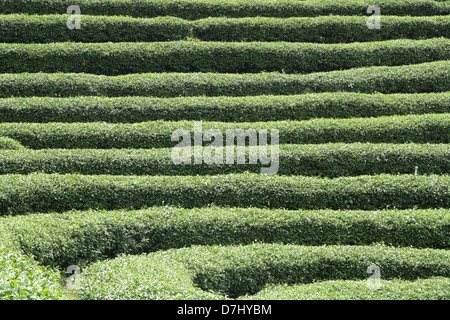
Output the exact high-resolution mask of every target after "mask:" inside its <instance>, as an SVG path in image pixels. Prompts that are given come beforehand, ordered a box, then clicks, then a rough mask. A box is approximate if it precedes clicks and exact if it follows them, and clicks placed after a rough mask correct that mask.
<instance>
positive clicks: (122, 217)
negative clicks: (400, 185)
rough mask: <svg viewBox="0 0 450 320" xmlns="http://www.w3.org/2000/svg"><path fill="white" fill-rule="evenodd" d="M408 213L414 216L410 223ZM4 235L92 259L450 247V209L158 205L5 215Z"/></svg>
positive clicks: (28, 249)
mask: <svg viewBox="0 0 450 320" xmlns="http://www.w3.org/2000/svg"><path fill="white" fill-rule="evenodd" d="M408 221H414V222H413V223H408ZM0 229H1V231H0V235H1V237H2V238H9V239H10V241H11V242H13V243H15V245H16V246H17V250H20V251H22V252H24V253H25V254H27V255H33V256H35V259H36V260H37V261H39V262H40V263H41V264H43V265H49V266H53V267H62V268H67V267H68V266H69V265H78V266H83V267H84V266H87V265H89V264H91V263H93V262H96V261H100V260H105V259H109V258H115V257H116V256H118V255H120V254H142V253H149V252H155V251H159V250H168V249H171V248H182V247H189V246H192V245H239V244H251V243H253V242H259V243H284V244H296V245H310V246H314V245H322V244H327V245H370V244H374V243H384V244H386V245H389V246H394V247H397V246H404V247H406V246H408V247H416V248H436V249H448V248H450V239H449V237H448V233H449V229H450V210H449V209H427V210H425V209H423V210H419V209H409V210H383V211H363V210H351V211H346V210H340V211H337V210H313V211H307V210H298V211H296V210H282V209H272V210H269V209H257V208H221V207H204V208H193V209H183V208H174V207H152V208H149V209H143V210H137V211H126V210H114V211H96V210H88V211H70V212H65V213H61V214H59V213H49V214H30V215H24V216H10V217H3V218H2V219H1V220H0Z"/></svg>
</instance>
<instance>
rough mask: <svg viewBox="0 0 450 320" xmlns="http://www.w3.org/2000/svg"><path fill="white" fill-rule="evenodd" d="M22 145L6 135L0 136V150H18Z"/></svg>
mask: <svg viewBox="0 0 450 320" xmlns="http://www.w3.org/2000/svg"><path fill="white" fill-rule="evenodd" d="M20 149H24V147H23V146H22V145H21V144H20V143H19V142H18V141H16V140H14V139H11V138H8V137H0V150H20Z"/></svg>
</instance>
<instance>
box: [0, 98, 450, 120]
mask: <svg viewBox="0 0 450 320" xmlns="http://www.w3.org/2000/svg"><path fill="white" fill-rule="evenodd" d="M449 112H450V92H442V93H440V92H439V93H421V94H388V95H386V94H376V93H375V94H363V93H354V92H335V93H317V94H314V93H311V94H303V95H291V96H268V95H266V96H250V97H179V98H153V97H114V98H109V97H69V98H54V97H30V98H22V97H16V98H3V99H0V118H1V119H2V122H28V123H32V122H35V123H46V122H97V121H105V122H113V123H136V122H145V121H155V120H169V121H181V120H203V121H223V122H258V121H279V120H309V119H312V118H354V117H380V116H394V115H408V114H427V113H449Z"/></svg>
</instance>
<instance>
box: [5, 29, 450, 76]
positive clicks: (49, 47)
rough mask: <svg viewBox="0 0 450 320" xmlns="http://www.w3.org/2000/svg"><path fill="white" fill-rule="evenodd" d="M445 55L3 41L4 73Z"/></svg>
mask: <svg viewBox="0 0 450 320" xmlns="http://www.w3.org/2000/svg"><path fill="white" fill-rule="evenodd" d="M336 52H339V54H336ZM318 57H320V59H318ZM446 59H450V39H445V38H435V39H428V40H392V41H378V42H365V43H350V44H314V43H286V42H283V43H280V42H276V43H274V42H265V43H261V42H252V43H249V42H247V43H235V42H232V43H224V42H193V41H181V42H156V43H155V42H152V43H127V42H124V43H123V42H121V43H71V42H63V43H51V44H0V73H21V72H30V73H33V72H49V73H51V72H64V73H70V72H76V73H91V74H104V75H120V74H129V73H148V72H225V73H257V72H261V71H265V72H274V71H278V72H281V71H283V72H286V73H311V72H322V71H332V70H343V69H351V68H359V67H370V66H379V65H385V66H398V65H408V64H418V63H424V62H432V61H439V60H446Z"/></svg>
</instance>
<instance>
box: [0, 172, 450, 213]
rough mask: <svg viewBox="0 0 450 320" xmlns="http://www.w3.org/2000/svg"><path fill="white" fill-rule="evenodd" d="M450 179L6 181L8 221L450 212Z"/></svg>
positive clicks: (73, 177) (0, 190)
mask: <svg viewBox="0 0 450 320" xmlns="http://www.w3.org/2000/svg"><path fill="white" fill-rule="evenodd" d="M449 183H450V176H449V175H429V176H415V175H385V174H382V175H377V176H357V177H340V178H335V179H328V178H316V177H304V176H292V177H287V176H266V175H260V174H230V175H218V176H111V175H78V174H68V175H60V174H50V175H49V174H29V175H2V176H0V195H1V198H0V213H1V214H3V215H8V214H11V215H14V214H22V213H30V212H48V211H54V212H62V211H67V210H71V209H76V210H86V209H91V208H94V209H107V210H111V209H121V208H126V209H139V208H143V207H149V206H159V205H174V206H180V207H185V208H193V207H203V206H207V205H212V204H214V205H218V206H234V207H250V206H251V207H261V208H264V207H268V208H286V209H361V210H375V209H384V208H397V209H407V208H414V207H417V208H419V209H420V208H423V209H425V208H449V207H450V188H449V185H450V184H449Z"/></svg>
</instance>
